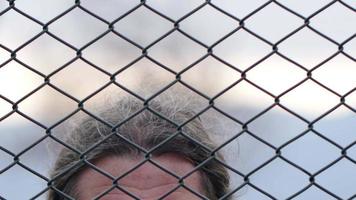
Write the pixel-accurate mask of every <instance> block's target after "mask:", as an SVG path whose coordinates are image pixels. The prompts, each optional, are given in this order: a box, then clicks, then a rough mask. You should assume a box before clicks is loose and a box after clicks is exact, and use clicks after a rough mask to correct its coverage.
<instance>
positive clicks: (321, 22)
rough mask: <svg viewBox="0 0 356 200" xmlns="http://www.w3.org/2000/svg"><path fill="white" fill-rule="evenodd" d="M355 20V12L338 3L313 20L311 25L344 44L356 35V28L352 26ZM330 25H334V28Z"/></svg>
mask: <svg viewBox="0 0 356 200" xmlns="http://www.w3.org/2000/svg"><path fill="white" fill-rule="evenodd" d="M355 20H356V15H355V11H354V10H351V9H349V8H347V7H345V6H344V5H342V4H341V3H338V2H336V3H334V4H333V5H331V6H329V7H328V8H327V9H326V10H325V12H321V13H319V14H318V15H316V16H315V17H314V18H312V20H311V25H312V27H315V28H316V29H317V30H318V31H320V32H322V33H323V34H325V35H326V36H328V37H331V38H333V40H335V41H338V42H343V41H344V40H346V39H347V38H349V37H351V36H352V35H353V34H355V31H356V28H355V26H354V25H352V24H353V22H354V21H355ZM329 24H333V26H332V28H331V27H330V26H329Z"/></svg>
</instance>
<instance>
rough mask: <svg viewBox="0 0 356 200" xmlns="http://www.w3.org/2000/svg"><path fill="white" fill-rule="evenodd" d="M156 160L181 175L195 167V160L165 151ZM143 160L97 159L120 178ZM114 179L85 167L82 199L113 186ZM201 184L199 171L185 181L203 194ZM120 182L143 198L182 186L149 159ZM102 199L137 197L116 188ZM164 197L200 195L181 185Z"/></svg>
mask: <svg viewBox="0 0 356 200" xmlns="http://www.w3.org/2000/svg"><path fill="white" fill-rule="evenodd" d="M152 160H154V161H156V162H157V163H159V164H160V165H161V166H163V167H164V168H165V169H168V170H169V171H171V172H172V173H174V174H176V175H178V176H183V175H185V174H187V173H188V172H190V171H192V170H193V168H194V166H193V164H192V163H190V162H189V161H187V160H185V159H184V158H182V157H180V156H178V155H175V154H164V155H161V156H159V157H154V158H152ZM140 161H141V160H140V159H139V158H128V157H118V156H108V157H104V158H101V159H99V160H97V161H96V162H94V164H95V166H97V167H98V168H100V169H101V170H103V171H105V172H106V173H109V174H110V175H111V176H114V177H118V176H120V175H122V174H123V173H125V172H127V171H129V170H130V169H132V168H133V167H135V166H136V165H137V164H138V163H139V162H140ZM112 182H113V181H112V180H111V179H109V178H108V177H106V176H104V175H102V174H100V173H99V172H97V171H95V170H93V169H91V168H88V169H85V170H84V171H82V172H81V173H80V174H79V178H78V181H77V193H78V199H79V200H89V199H93V198H95V197H96V196H98V195H100V194H101V193H103V192H104V191H106V190H107V189H109V188H111V187H112ZM201 183H202V175H201V173H200V172H199V171H197V172H194V173H193V174H192V175H190V176H189V177H187V178H186V179H184V184H185V185H186V186H187V187H190V188H191V189H193V190H194V191H196V192H199V193H200V194H204V188H203V187H202V185H201ZM118 184H119V185H120V186H121V187H122V188H124V189H125V190H127V191H128V192H130V193H132V194H134V195H135V196H136V197H138V198H140V199H143V200H151V199H152V200H153V199H158V198H160V197H162V196H163V195H165V194H166V193H168V192H169V191H171V190H172V189H174V188H175V187H177V186H178V185H179V183H178V179H177V178H175V177H173V176H172V175H170V174H168V173H167V172H164V171H163V170H161V169H159V168H158V167H156V166H155V165H153V164H151V163H149V162H146V163H144V164H143V165H141V166H140V167H139V168H137V169H135V170H134V171H133V172H131V173H130V174H128V175H127V176H125V177H123V178H122V179H120V180H119V181H118ZM100 199H101V200H129V199H134V198H133V197H131V196H129V195H128V194H125V192H123V191H121V190H119V189H116V188H115V189H114V190H112V191H110V192H109V193H108V194H106V195H104V196H103V197H101V198H100ZM164 199H166V200H180V199H182V200H183V199H184V200H198V199H200V198H199V197H198V196H196V195H194V194H193V193H191V192H190V191H188V190H187V189H184V188H183V187H180V188H179V189H177V190H175V191H174V192H172V193H171V194H169V195H168V196H167V197H165V198H164Z"/></svg>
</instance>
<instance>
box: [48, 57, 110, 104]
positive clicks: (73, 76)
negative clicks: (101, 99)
mask: <svg viewBox="0 0 356 200" xmlns="http://www.w3.org/2000/svg"><path fill="white" fill-rule="evenodd" d="M85 76H90V77H95V79H93V80H88V79H87V78H85ZM64 77H65V78H64ZM108 81H109V77H108V76H107V75H106V74H104V73H102V72H101V71H99V70H97V69H95V68H94V67H92V66H90V65H88V64H87V63H85V62H83V61H82V60H77V61H75V62H73V63H72V64H70V65H68V66H66V67H65V68H64V69H63V70H61V71H59V72H58V73H56V74H55V75H54V76H53V77H51V83H53V85H55V86H57V87H58V88H60V89H61V90H63V91H65V92H68V93H70V94H71V95H72V96H74V97H75V98H79V99H83V98H85V97H87V96H88V95H90V94H92V93H94V92H95V91H96V90H98V89H99V88H101V87H102V86H103V85H104V84H105V83H107V82H108Z"/></svg>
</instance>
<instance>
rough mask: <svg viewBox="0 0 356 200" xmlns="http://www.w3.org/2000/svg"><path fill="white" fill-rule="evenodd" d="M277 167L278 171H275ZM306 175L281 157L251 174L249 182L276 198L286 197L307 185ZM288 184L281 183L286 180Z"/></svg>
mask: <svg viewBox="0 0 356 200" xmlns="http://www.w3.org/2000/svg"><path fill="white" fill-rule="evenodd" d="M275 168H278V173H275ZM308 178H309V177H308V176H307V175H306V174H304V173H303V172H302V171H300V170H298V169H296V168H295V167H293V166H292V165H289V164H288V163H285V162H284V161H283V160H281V159H278V158H277V159H276V160H273V161H272V162H270V163H269V164H268V165H266V166H265V167H263V168H262V169H261V170H259V171H257V172H256V173H254V174H253V175H252V176H251V182H252V183H253V184H254V185H256V186H257V187H258V188H260V189H262V190H264V191H269V192H268V193H269V194H270V195H272V196H274V198H277V199H286V198H288V197H289V196H292V195H293V194H294V193H296V192H298V191H299V190H301V189H303V188H304V187H305V186H307V185H308V183H309V180H308ZM290 179H291V180H293V181H292V182H289V183H290V184H283V183H285V182H286V181H288V180H290Z"/></svg>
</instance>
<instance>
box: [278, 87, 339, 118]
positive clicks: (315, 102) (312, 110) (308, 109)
mask: <svg viewBox="0 0 356 200" xmlns="http://www.w3.org/2000/svg"><path fill="white" fill-rule="evenodd" d="M306 96H307V97H308V100H307V101H306V100H305V101H304V99H305V98H304V97H306ZM339 101H340V100H339V98H338V97H337V96H336V95H335V94H333V93H331V92H330V91H328V90H326V89H324V88H323V87H321V86H320V85H318V84H316V83H314V82H312V81H306V82H304V83H303V84H301V85H299V86H298V87H296V88H295V89H293V90H292V91H290V92H289V93H287V94H285V95H284V96H283V97H282V98H281V104H282V105H283V106H286V107H287V108H288V109H291V110H292V111H294V112H296V113H297V114H299V115H303V117H305V118H307V119H315V118H317V117H319V116H320V115H322V114H324V113H325V112H327V111H328V110H330V109H331V108H333V107H334V106H336V105H337V104H338V103H339Z"/></svg>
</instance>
